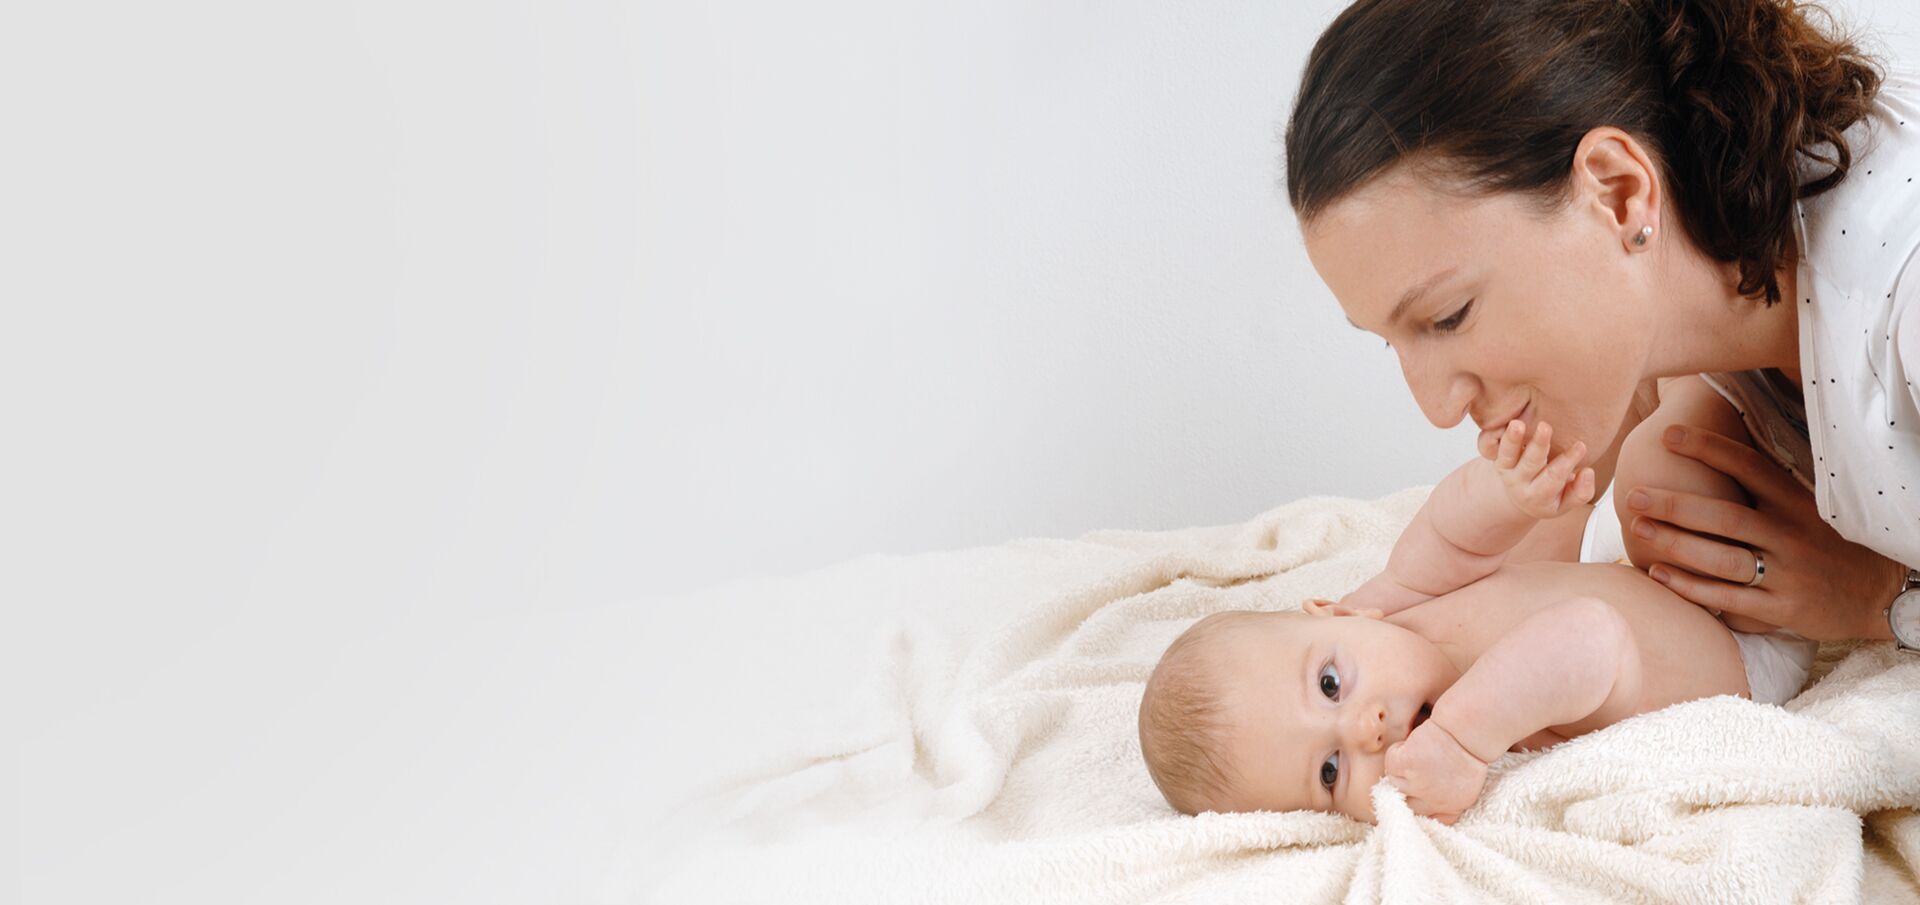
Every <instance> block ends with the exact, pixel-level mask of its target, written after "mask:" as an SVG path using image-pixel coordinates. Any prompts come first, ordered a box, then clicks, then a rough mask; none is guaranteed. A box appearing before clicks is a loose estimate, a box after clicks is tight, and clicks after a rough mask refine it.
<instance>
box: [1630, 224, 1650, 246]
mask: <svg viewBox="0 0 1920 905" xmlns="http://www.w3.org/2000/svg"><path fill="white" fill-rule="evenodd" d="M1651 235H1653V227H1651V226H1642V227H1640V235H1637V236H1634V237H1633V244H1635V245H1645V244H1647V237H1648V236H1651Z"/></svg>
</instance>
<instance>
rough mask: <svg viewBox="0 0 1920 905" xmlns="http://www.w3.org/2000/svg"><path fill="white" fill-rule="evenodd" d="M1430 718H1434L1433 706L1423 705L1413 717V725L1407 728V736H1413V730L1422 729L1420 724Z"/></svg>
mask: <svg viewBox="0 0 1920 905" xmlns="http://www.w3.org/2000/svg"><path fill="white" fill-rule="evenodd" d="M1430 716H1433V705H1432V704H1421V705H1420V709H1419V710H1418V711H1416V712H1415V713H1414V715H1413V723H1412V724H1411V725H1409V726H1407V734H1408V735H1412V734H1413V730H1415V729H1418V728H1420V724H1421V723H1424V722H1426V721H1427V717H1430Z"/></svg>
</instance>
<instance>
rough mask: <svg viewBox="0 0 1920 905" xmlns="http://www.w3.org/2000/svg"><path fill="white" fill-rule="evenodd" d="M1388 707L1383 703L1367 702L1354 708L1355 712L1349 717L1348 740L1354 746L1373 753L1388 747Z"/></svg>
mask: <svg viewBox="0 0 1920 905" xmlns="http://www.w3.org/2000/svg"><path fill="white" fill-rule="evenodd" d="M1386 724H1387V708H1386V706H1385V705H1383V704H1367V705H1363V706H1359V707H1355V708H1353V714H1352V715H1351V716H1349V717H1348V718H1347V741H1348V744H1351V745H1353V746H1354V747H1356V748H1358V749H1360V750H1362V751H1365V752H1368V753H1373V752H1376V751H1381V750H1384V749H1385V748H1386V747H1387V734H1386Z"/></svg>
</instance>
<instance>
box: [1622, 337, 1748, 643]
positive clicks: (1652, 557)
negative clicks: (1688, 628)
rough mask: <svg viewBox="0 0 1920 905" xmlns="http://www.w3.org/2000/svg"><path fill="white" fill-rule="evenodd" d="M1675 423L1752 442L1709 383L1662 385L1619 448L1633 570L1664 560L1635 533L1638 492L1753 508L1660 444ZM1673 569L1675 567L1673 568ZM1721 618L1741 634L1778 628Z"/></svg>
mask: <svg viewBox="0 0 1920 905" xmlns="http://www.w3.org/2000/svg"><path fill="white" fill-rule="evenodd" d="M1676 424H1683V425H1686V426H1688V427H1698V428H1702V429H1704V430H1710V431H1713V432H1714V433H1716V434H1721V435H1723V436H1726V437H1729V438H1732V439H1734V440H1738V441H1740V442H1742V443H1751V442H1752V438H1750V437H1749V436H1748V435H1747V428H1746V426H1745V425H1744V424H1742V423H1741V421H1740V413H1739V412H1737V411H1735V410H1734V408H1733V405H1732V404H1731V403H1729V402H1727V400H1726V399H1724V398H1722V397H1721V396H1720V394H1719V393H1716V392H1714V390H1713V387H1710V386H1708V385H1707V382H1706V381H1705V380H1702V379H1700V377H1698V376H1697V375H1689V376H1686V377H1677V378H1674V379H1672V380H1666V381H1662V382H1661V384H1660V407H1659V408H1658V409H1656V410H1654V412H1653V414H1652V415H1649V416H1647V419H1646V420H1645V421H1642V422H1640V424H1639V426H1637V427H1635V428H1634V429H1633V432H1632V433H1631V434H1628V435H1627V439H1626V441H1625V442H1624V443H1622V444H1621V445H1620V464H1619V467H1618V469H1617V470H1616V471H1615V472H1614V476H1613V486H1614V493H1613V505H1614V509H1615V511H1616V512H1618V513H1619V515H1620V524H1621V525H1622V526H1623V527H1624V528H1625V529H1626V530H1625V538H1624V539H1625V541H1626V547H1627V556H1628V557H1629V558H1631V559H1632V560H1633V565H1634V567H1635V568H1637V569H1640V570H1642V571H1645V570H1646V569H1647V567H1649V566H1651V565H1653V564H1654V563H1655V562H1658V561H1659V553H1658V551H1656V550H1654V549H1653V546H1652V544H1651V543H1649V542H1648V541H1646V540H1645V539H1643V538H1641V537H1640V536H1639V535H1638V534H1636V533H1635V532H1634V530H1633V528H1634V520H1635V519H1637V518H1639V516H1637V515H1635V514H1634V513H1633V512H1632V511H1631V510H1629V509H1628V508H1627V496H1628V494H1630V493H1632V492H1633V488H1635V487H1659V488H1662V489H1665V490H1677V491H1682V492H1685V493H1695V494H1699V495H1701V496H1708V497H1716V498H1719V499H1722V500H1727V501H1729V502H1735V503H1741V504H1744V505H1749V506H1750V505H1752V504H1753V500H1752V499H1751V498H1750V497H1748V496H1747V493H1746V491H1745V490H1742V489H1741V487H1740V485H1739V484H1738V483H1736V482H1735V481H1734V480H1733V479H1732V478H1730V477H1727V476H1726V475H1724V474H1721V473H1720V472H1718V471H1715V470H1713V469H1712V468H1711V467H1708V466H1707V465H1705V464H1704V463H1702V462H1700V461H1699V460H1697V459H1689V458H1687V457H1686V456H1682V455H1680V454H1678V453H1675V452H1671V451H1669V450H1668V449H1667V448H1666V446H1665V445H1664V444H1662V443H1661V436H1662V435H1663V434H1665V433H1666V430H1667V428H1669V427H1672V426H1673V425H1676ZM1668 568H1676V567H1675V566H1673V565H1671V564H1669V565H1668ZM1721 620H1722V621H1723V622H1725V623H1726V626H1727V628H1730V629H1732V630H1734V631H1736V632H1770V631H1773V630H1774V629H1775V628H1778V626H1774V625H1769V624H1767V623H1764V622H1760V621H1758V620H1755V619H1750V618H1748V617H1745V616H1737V615H1734V614H1732V613H1728V614H1725V615H1724V616H1722V617H1721Z"/></svg>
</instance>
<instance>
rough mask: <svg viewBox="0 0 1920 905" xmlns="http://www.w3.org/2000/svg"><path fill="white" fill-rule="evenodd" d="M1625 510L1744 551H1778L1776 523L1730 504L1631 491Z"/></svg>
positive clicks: (1675, 493)
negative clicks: (1719, 539)
mask: <svg viewBox="0 0 1920 905" xmlns="http://www.w3.org/2000/svg"><path fill="white" fill-rule="evenodd" d="M1627 508H1628V509H1630V510H1632V511H1634V512H1636V513H1639V514H1641V515H1644V516H1647V517H1649V518H1652V519H1655V520H1657V521H1660V522H1665V523H1667V524H1669V525H1674V526H1677V527H1680V528H1685V529H1686V530H1688V531H1693V532H1698V533H1700V534H1715V535H1719V536H1720V537H1724V538H1726V539H1728V540H1731V541H1737V542H1739V543H1740V544H1743V545H1745V546H1747V547H1758V548H1759V549H1762V550H1777V549H1779V546H1778V545H1777V543H1776V541H1778V540H1779V538H1780V536H1781V529H1780V523H1779V522H1777V521H1775V520H1774V519H1773V518H1772V517H1771V516H1768V515H1767V514H1766V513H1763V512H1760V511H1758V510H1756V509H1753V508H1752V507H1749V506H1745V505H1742V504H1740V503H1736V502H1733V501H1731V500H1723V499H1719V498H1718V497H1710V496H1701V495H1699V494H1697V493H1686V492H1683V491H1678V490H1661V489H1659V488H1657V487H1635V488H1633V490H1631V491H1629V492H1628V493H1627ZM1681 565H1683V566H1686V567H1687V568H1696V567H1700V566H1705V565H1706V564H1705V563H1685V562H1683V563H1681ZM1729 577H1732V576H1729ZM1747 577H1748V578H1750V577H1752V576H1747ZM1740 580H1741V581H1745V580H1746V578H1741V579H1740Z"/></svg>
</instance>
